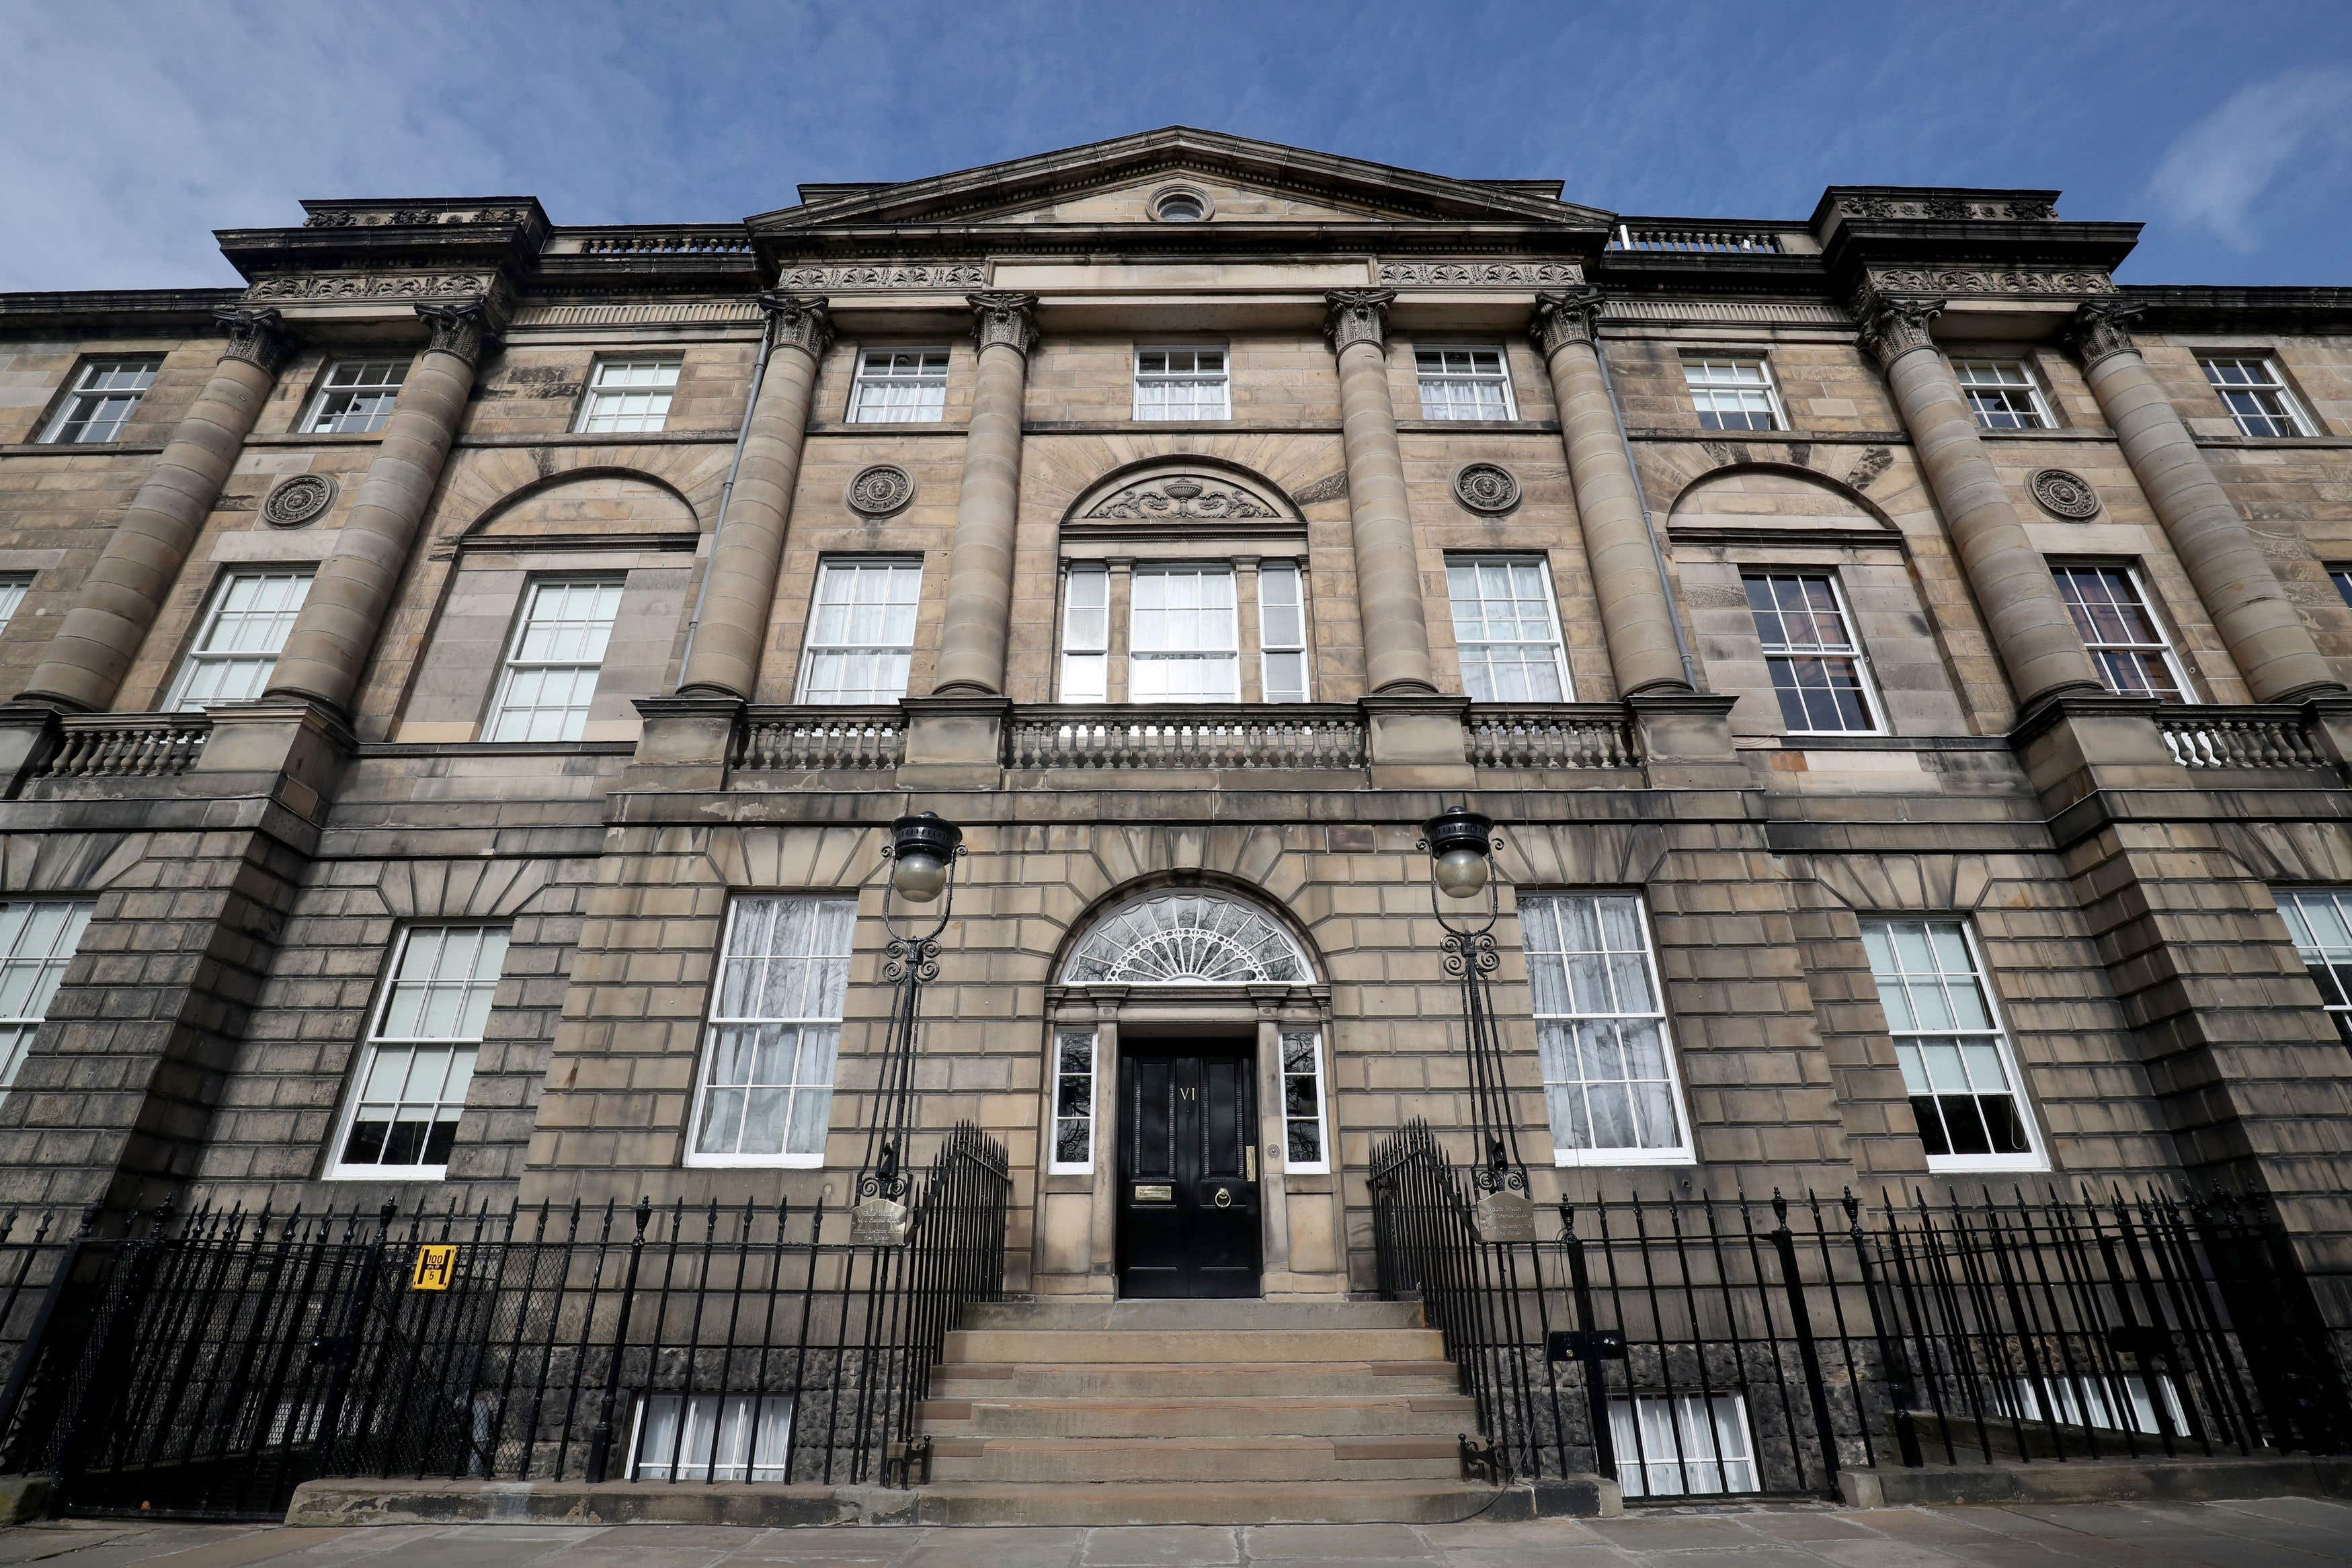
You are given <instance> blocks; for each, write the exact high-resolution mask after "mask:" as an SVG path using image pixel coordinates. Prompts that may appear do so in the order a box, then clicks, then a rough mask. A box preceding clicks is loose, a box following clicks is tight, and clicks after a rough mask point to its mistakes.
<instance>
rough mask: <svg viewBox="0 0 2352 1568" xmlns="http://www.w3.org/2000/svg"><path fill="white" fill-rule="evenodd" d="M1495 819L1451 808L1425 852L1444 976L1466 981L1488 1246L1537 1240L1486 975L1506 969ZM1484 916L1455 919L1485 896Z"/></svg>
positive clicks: (1428, 832) (1427, 832) (1428, 831)
mask: <svg viewBox="0 0 2352 1568" xmlns="http://www.w3.org/2000/svg"><path fill="white" fill-rule="evenodd" d="M1494 831H1495V821H1494V819H1493V818H1491V817H1488V816H1486V815H1484V814H1482V813H1480V812H1477V811H1474V810H1470V808H1469V807H1467V806H1449V807H1447V808H1446V809H1445V810H1443V811H1440V812H1439V813H1438V814H1437V815H1436V816H1434V817H1432V818H1431V819H1430V820H1429V825H1428V826H1427V827H1426V828H1424V829H1423V831H1422V840H1421V846H1420V847H1421V848H1423V849H1424V850H1426V851H1428V852H1429V904H1430V907H1431V909H1433V911H1435V912H1436V915H1437V924H1438V925H1439V926H1440V928H1442V929H1443V930H1444V933H1445V936H1444V941H1443V942H1442V943H1441V944H1440V947H1441V948H1442V950H1443V951H1444V954H1445V972H1446V973H1447V974H1449V975H1452V976H1454V977H1455V978H1457V979H1459V980H1460V981H1461V982H1462V1014H1463V1021H1464V1026H1465V1029H1464V1039H1465V1051H1466V1052H1467V1054H1468V1057H1469V1061H1470V1114H1471V1120H1472V1123H1473V1124H1474V1126H1475V1135H1476V1137H1477V1140H1478V1146H1479V1163H1478V1164H1476V1165H1475V1166H1472V1167H1471V1172H1470V1180H1471V1182H1472V1184H1473V1185H1474V1186H1475V1187H1476V1188H1477V1189H1478V1195H1479V1196H1478V1207H1477V1210H1476V1218H1477V1224H1478V1234H1479V1236H1480V1237H1481V1238H1482V1239H1485V1240H1487V1241H1532V1240H1534V1239H1535V1206H1534V1204H1533V1203H1532V1202H1531V1201H1530V1200H1529V1198H1528V1171H1527V1167H1526V1166H1524V1165H1522V1164H1520V1163H1519V1134H1518V1129H1517V1124H1515V1123H1514V1121H1513V1120H1512V1116H1511V1100H1510V1086H1509V1084H1508V1083H1507V1082H1506V1080H1505V1078H1504V1075H1503V1048H1502V1044H1501V1042H1500V1041H1499V1040H1496V1037H1495V1005H1494V998H1493V997H1492V996H1491V995H1490V994H1489V993H1488V991H1487V988H1486V981H1487V977H1489V976H1491V975H1493V974H1494V972H1495V971H1496V968H1497V967H1500V965H1501V963H1502V957H1501V955H1500V954H1498V953H1497V952H1496V948H1495V922H1496V919H1497V918H1498V917H1499V916H1500V915H1501V913H1502V905H1501V902H1500V900H1499V898H1498V897H1497V896H1496V891H1495V882H1494V864H1493V860H1492V857H1493V855H1494V852H1495V851H1496V850H1498V849H1500V848H1502V847H1503V846H1502V841H1501V840H1499V839H1497V838H1496V837H1495V836H1494ZM1482 893H1483V894H1486V909H1485V911H1484V915H1483V918H1481V917H1480V915H1479V912H1478V911H1477V910H1476V908H1475V905H1473V906H1472V909H1471V911H1470V912H1469V913H1468V914H1466V915H1454V916H1449V915H1447V913H1446V911H1447V906H1448V904H1453V905H1454V906H1455V907H1456V908H1457V909H1458V908H1459V907H1460V906H1461V905H1462V904H1466V903H1468V902H1469V901H1470V900H1473V899H1475V898H1476V897H1477V896H1478V895H1479V894H1482Z"/></svg>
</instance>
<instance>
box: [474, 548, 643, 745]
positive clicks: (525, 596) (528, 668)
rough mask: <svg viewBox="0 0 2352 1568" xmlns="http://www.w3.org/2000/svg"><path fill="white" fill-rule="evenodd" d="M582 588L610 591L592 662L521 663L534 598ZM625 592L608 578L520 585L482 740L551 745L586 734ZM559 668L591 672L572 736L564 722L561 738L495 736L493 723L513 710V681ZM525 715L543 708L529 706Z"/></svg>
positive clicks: (616, 580)
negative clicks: (518, 601)
mask: <svg viewBox="0 0 2352 1568" xmlns="http://www.w3.org/2000/svg"><path fill="white" fill-rule="evenodd" d="M582 588H593V589H599V590H602V589H608V588H609V589H611V590H612V591H613V618H612V619H611V620H610V621H607V622H604V638H603V640H602V641H601V642H599V643H597V645H596V657H595V658H594V659H593V660H590V659H585V658H578V659H530V660H526V659H525V658H524V657H523V653H522V649H523V639H524V638H525V637H527V636H529V635H530V629H531V627H532V626H533V625H534V624H536V623H537V622H534V621H533V620H532V615H533V614H534V612H537V610H538V609H539V602H540V596H541V594H543V593H547V592H549V591H557V592H565V591H571V590H573V589H582ZM625 588H626V582H625V580H624V579H622V578H618V577H613V576H610V575H604V576H591V577H548V578H534V579H532V580H530V581H528V582H526V583H524V584H523V593H522V604H521V607H520V610H519V611H518V612H517V613H516V615H515V623H514V630H513V631H512V632H509V634H508V636H507V648H506V656H505V658H504V659H502V660H501V661H500V662H499V685H498V692H497V695H495V696H494V697H493V698H492V699H491V702H490V711H489V713H488V716H486V717H484V719H483V720H482V738H483V739H484V740H486V741H492V742H496V743H499V744H501V745H508V746H531V745H537V746H553V745H564V744H568V743H570V742H572V741H576V740H578V739H580V738H581V737H583V736H584V735H585V734H586V733H587V731H588V715H589V712H590V710H591V709H592V708H593V707H594V706H595V702H596V688H597V687H598V686H599V685H602V684H603V683H604V657H605V655H606V654H607V653H609V652H610V651H611V649H612V645H613V628H614V626H616V625H618V624H619V623H620V619H621V595H622V593H623V592H624V591H625ZM559 670H570V671H572V672H574V673H575V674H576V673H577V672H579V671H582V670H592V671H593V672H594V679H593V680H591V681H590V682H589V683H588V700H587V701H586V702H584V703H582V704H581V705H580V706H579V714H580V718H579V728H578V731H577V733H574V732H572V730H571V728H570V727H569V724H568V722H567V727H566V732H565V733H564V734H562V735H554V736H536V737H530V736H524V737H503V736H500V735H499V723H500V722H501V721H502V720H504V719H505V717H506V716H507V715H508V714H509V712H510V711H517V710H512V709H511V708H510V706H509V705H510V703H511V702H512V700H513V696H514V686H515V680H516V677H518V676H520V675H523V674H545V673H547V672H551V671H559ZM567 706H569V705H567ZM531 711H533V712H542V711H545V710H544V709H542V708H541V707H539V706H538V705H536V704H534V705H533V706H532V709H531Z"/></svg>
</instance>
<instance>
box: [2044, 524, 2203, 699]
mask: <svg viewBox="0 0 2352 1568" xmlns="http://www.w3.org/2000/svg"><path fill="white" fill-rule="evenodd" d="M2050 570H2051V571H2052V573H2053V575H2054V574H2055V573H2058V572H2062V571H2120V572H2122V573H2123V574H2124V575H2125V577H2126V578H2127V579H2128V580H2130V582H2131V590H2132V591H2133V592H2134V593H2136V594H2137V595H2138V596H2139V608H2140V611H2141V612H2142V613H2143V614H2145V615H2146V616H2147V623H2148V624H2149V625H2150V626H2153V627H2154V628H2156V639H2157V640H2156V641H2155V642H2154V643H2105V642H2101V643H2094V642H2092V641H2091V640H2090V639H2089V638H2088V637H2084V639H2083V650H2084V653H2088V654H2090V656H2091V664H2092V665H2093V667H2095V669H2097V670H2098V672H2099V684H2100V685H2107V668H2106V666H2105V664H2100V663H2099V653H2100V650H2102V649H2108V650H2112V651H2115V652H2117V653H2150V652H2153V653H2158V654H2161V655H2162V657H2163V660H2164V667H2165V669H2166V670H2167V671H2168V673H2169V674H2171V676H2172V684H2173V685H2175V686H2177V687H2179V691H2180V700H2179V703H2178V704H2175V705H2170V706H2180V707H2196V706H2199V705H2200V702H2201V701H2202V699H2201V698H2200V697H2199V696H2198V695H2197V687H2196V685H2195V684H2194V683H2192V682H2191V681H2190V680H2189V667H2188V666H2187V665H2186V664H2182V663H2181V661H2180V653H2179V645H2178V644H2177V643H2175V642H2174V640H2173V635H2172V628H2171V626H2170V625H2169V624H2168V623H2167V622H2166V621H2165V617H2164V612H2163V611H2162V609H2160V608H2159V607H2158V604H2157V601H2156V595H2155V594H2153V593H2150V592H2149V591H2147V576H2146V575H2145V574H2144V573H2142V572H2141V570H2140V569H2139V563H2138V562H2137V561H2114V560H2053V561H2052V562H2051V563H2050ZM2058 597H2059V599H2060V601H2064V600H2065V597H2066V594H2065V590H2064V589H2063V588H2062V589H2060V590H2059V593H2058ZM2073 613H2074V611H2073V608H2072V607H2071V606H2069V608H2068V611H2067V614H2068V616H2069V617H2070V618H2071V617H2072V615H2073ZM2075 630H2076V632H2080V631H2081V630H2082V628H2081V627H2079V626H2077V627H2076V628H2075ZM2107 689H2108V690H2109V691H2110V692H2113V691H2114V690H2115V688H2114V687H2113V686H2108V687H2107ZM2116 695H2137V694H2123V693H2119V694H2116ZM2157 700H2158V701H2159V702H2161V701H2163V699H2162V698H2160V697H2159V698H2158V699H2157Z"/></svg>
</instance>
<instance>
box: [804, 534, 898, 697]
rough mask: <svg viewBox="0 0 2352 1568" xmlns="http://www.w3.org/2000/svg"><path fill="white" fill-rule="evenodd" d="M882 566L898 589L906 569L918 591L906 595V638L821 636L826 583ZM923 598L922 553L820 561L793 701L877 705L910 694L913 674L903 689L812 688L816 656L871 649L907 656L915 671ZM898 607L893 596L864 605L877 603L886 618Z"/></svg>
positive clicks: (851, 607) (852, 605)
mask: <svg viewBox="0 0 2352 1568" xmlns="http://www.w3.org/2000/svg"><path fill="white" fill-rule="evenodd" d="M877 572H879V573H881V574H883V576H884V580H885V582H886V583H887V585H888V586H889V587H890V588H891V589H892V591H893V592H895V591H896V590H897V587H898V580H899V574H900V573H904V574H905V575H906V576H907V577H908V578H909V579H911V580H912V581H913V585H914V593H913V597H912V598H910V599H908V601H906V602H905V605H904V609H905V610H906V612H907V636H906V640H905V641H904V642H884V641H881V640H880V639H879V638H876V639H873V640H869V641H865V642H848V643H821V642H819V641H818V640H817V631H818V623H819V622H821V621H822V619H823V618H824V611H825V610H826V608H827V601H826V599H825V591H826V589H827V588H829V587H830V586H831V585H832V584H834V583H835V582H836V581H847V582H851V583H855V582H856V581H857V580H858V579H859V578H860V576H862V575H865V574H870V573H877ZM922 602H923V558H922V557H920V556H886V555H856V556H828V557H826V558H824V559H822V560H820V561H818V562H817V570H816V581H815V583H814V585H813V586H812V587H811V589H810V590H809V615H808V624H807V625H806V626H805V627H803V629H802V632H801V667H800V674H799V675H798V677H797V678H796V679H795V680H794V682H793V701H794V702H796V703H804V704H809V705H812V706H824V707H874V706H884V705H887V704H890V703H895V702H897V701H898V699H899V698H900V697H903V696H905V695H907V685H908V679H909V678H910V674H902V675H901V676H900V677H899V680H898V691H897V692H896V693H894V694H891V695H866V696H859V697H855V698H844V697H841V696H838V695H825V694H820V693H815V692H813V691H812V689H811V686H812V681H811V677H813V676H814V674H816V664H817V660H818V658H819V657H820V656H835V655H839V656H843V657H854V656H856V655H858V654H870V655H873V656H875V657H877V658H898V659H902V660H904V661H906V664H907V668H908V672H910V673H911V671H912V670H913V667H914V658H915V627H916V623H917V622H918V621H919V619H920V617H921V614H922ZM899 607H900V606H899V604H898V601H897V600H895V599H889V600H884V601H880V602H879V603H878V604H876V605H872V606H866V607H865V608H874V609H878V610H880V611H882V612H884V614H885V616H886V619H887V613H888V612H889V611H891V610H893V609H896V608H899ZM840 608H841V609H843V610H844V611H845V612H847V611H855V610H857V609H859V608H861V606H860V605H859V604H858V603H857V602H856V601H855V600H852V601H848V602H846V603H845V604H843V605H842V606H840ZM848 618H849V617H848V616H847V615H845V617H844V619H845V620H846V619H848ZM885 629H887V626H886V628H885ZM883 689H884V688H879V687H877V688H876V691H877V693H878V692H880V691H881V690H883Z"/></svg>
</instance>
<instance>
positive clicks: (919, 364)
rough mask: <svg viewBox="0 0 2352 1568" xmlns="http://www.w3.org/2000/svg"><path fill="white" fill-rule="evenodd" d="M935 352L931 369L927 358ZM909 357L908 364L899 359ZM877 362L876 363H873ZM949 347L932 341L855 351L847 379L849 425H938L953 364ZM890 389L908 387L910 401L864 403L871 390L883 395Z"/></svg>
mask: <svg viewBox="0 0 2352 1568" xmlns="http://www.w3.org/2000/svg"><path fill="white" fill-rule="evenodd" d="M933 355H937V356H938V358H939V361H940V362H939V368H938V369H937V370H936V371H934V370H933V369H932V368H931V366H930V363H929V361H930V358H931V356H933ZM907 360H910V361H913V363H912V364H911V365H901V364H900V363H899V361H907ZM876 361H880V363H879V364H878V365H877V363H876ZM954 363H955V357H954V354H953V353H952V351H951V350H948V349H945V348H942V347H940V345H938V344H936V343H925V344H918V345H914V346H912V347H908V348H892V349H861V350H858V354H857V373H856V375H854V376H852V377H851V378H850V382H849V417H848V423H851V424H938V423H941V422H942V421H944V420H945V419H946V418H947V416H948V374H949V372H950V370H951V369H952V368H953V367H954ZM894 389H906V390H909V391H911V392H913V394H914V400H913V402H911V403H909V404H907V405H904V406H899V405H892V404H889V403H887V402H883V401H880V400H879V399H877V401H876V402H874V403H873V404H872V405H870V406H869V405H868V402H867V401H866V400H867V394H868V392H874V393H877V394H880V397H882V398H887V395H888V393H889V392H891V391H892V390H894Z"/></svg>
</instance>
